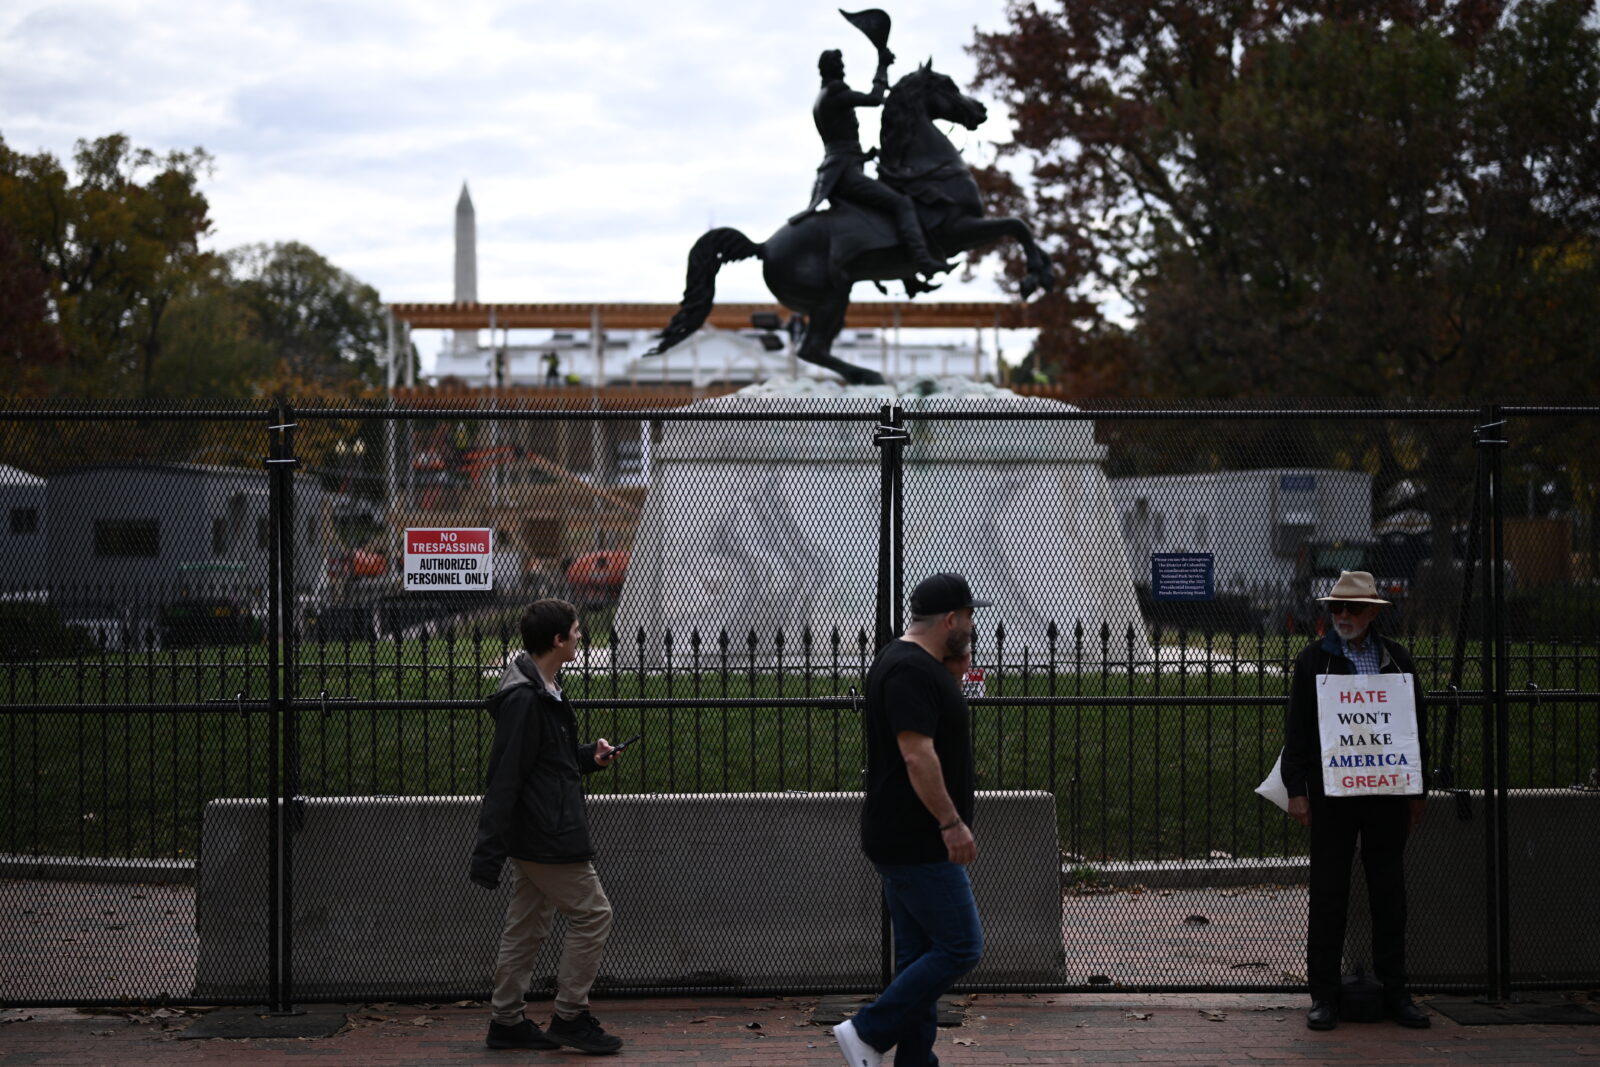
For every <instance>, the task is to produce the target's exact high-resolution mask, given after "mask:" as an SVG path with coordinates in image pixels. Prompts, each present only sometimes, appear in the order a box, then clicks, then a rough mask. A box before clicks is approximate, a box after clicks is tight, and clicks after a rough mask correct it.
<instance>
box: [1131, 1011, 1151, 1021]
mask: <svg viewBox="0 0 1600 1067" xmlns="http://www.w3.org/2000/svg"><path fill="white" fill-rule="evenodd" d="M1154 1014H1155V1012H1153V1011H1130V1012H1129V1013H1128V1015H1127V1017H1128V1018H1129V1019H1138V1020H1139V1021H1140V1022H1144V1021H1145V1020H1146V1019H1148V1018H1150V1016H1152V1015H1154Z"/></svg>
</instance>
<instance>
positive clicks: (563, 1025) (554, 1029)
mask: <svg viewBox="0 0 1600 1067" xmlns="http://www.w3.org/2000/svg"><path fill="white" fill-rule="evenodd" d="M550 1039H551V1040H552V1041H558V1042H560V1043H561V1044H563V1045H565V1046H567V1047H568V1048H575V1049H577V1050H578V1051H579V1052H587V1053H588V1054H589V1055H591V1056H607V1055H610V1054H611V1053H613V1052H615V1051H617V1050H618V1049H619V1048H621V1047H622V1038H620V1037H617V1036H616V1035H615V1034H608V1033H606V1032H605V1031H604V1030H602V1029H600V1020H599V1019H596V1018H595V1017H594V1016H593V1015H590V1014H589V1013H588V1012H584V1013H583V1014H582V1015H579V1016H578V1017H577V1018H576V1019H563V1018H562V1017H561V1016H559V1015H552V1016H550Z"/></svg>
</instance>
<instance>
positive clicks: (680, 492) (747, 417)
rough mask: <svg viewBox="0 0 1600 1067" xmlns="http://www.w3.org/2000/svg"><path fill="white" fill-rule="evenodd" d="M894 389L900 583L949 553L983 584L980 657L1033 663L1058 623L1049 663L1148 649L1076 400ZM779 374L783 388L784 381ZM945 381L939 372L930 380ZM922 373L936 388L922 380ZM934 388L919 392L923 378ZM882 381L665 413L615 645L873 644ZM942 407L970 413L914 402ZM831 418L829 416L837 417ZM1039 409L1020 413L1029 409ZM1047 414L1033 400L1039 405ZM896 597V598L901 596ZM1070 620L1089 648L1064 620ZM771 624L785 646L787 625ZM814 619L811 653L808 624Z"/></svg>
mask: <svg viewBox="0 0 1600 1067" xmlns="http://www.w3.org/2000/svg"><path fill="white" fill-rule="evenodd" d="M918 385H919V389H918V390H917V393H916V394H914V395H909V396H901V397H900V398H899V402H900V405H901V407H902V408H903V409H904V411H905V416H906V418H905V422H906V425H907V428H908V430H909V431H910V434H911V440H910V441H909V443H908V444H907V445H906V446H905V450H904V453H903V456H904V474H903V502H904V520H903V521H904V551H905V564H904V577H905V592H906V594H907V595H909V593H910V590H911V587H912V586H914V585H915V584H916V582H917V581H919V580H921V579H922V578H923V577H925V576H926V575H928V574H931V573H934V572H935V571H959V572H961V573H963V574H965V575H966V576H967V579H968V580H969V581H970V582H971V584H972V588H973V591H974V594H975V595H976V596H977V597H979V598H980V599H984V600H991V601H993V602H994V606H993V607H992V608H987V609H981V610H980V612H979V614H978V636H977V663H978V665H979V666H985V667H992V666H994V665H995V664H996V663H997V662H999V661H1001V660H1002V659H1003V662H1004V663H1005V664H1006V666H1007V667H1008V668H1016V667H1020V666H1021V664H1022V660H1023V655H1024V650H1025V649H1026V653H1027V658H1028V662H1029V664H1030V665H1031V666H1033V667H1036V668H1043V667H1044V666H1045V664H1046V663H1047V661H1048V660H1049V659H1050V658H1051V656H1052V651H1051V638H1050V628H1051V624H1052V623H1053V624H1054V626H1055V629H1056V633H1057V636H1056V638H1055V644H1054V653H1053V655H1054V658H1055V660H1056V662H1057V664H1058V667H1059V668H1060V669H1066V670H1071V669H1073V668H1074V666H1075V665H1076V664H1077V663H1079V662H1081V663H1082V664H1083V665H1084V666H1091V665H1092V666H1094V667H1096V668H1098V666H1099V664H1100V663H1101V660H1102V654H1101V650H1102V642H1101V636H1100V635H1101V627H1102V624H1105V625H1107V626H1109V628H1110V634H1111V638H1110V642H1109V646H1108V647H1107V649H1106V655H1105V657H1104V658H1105V659H1106V660H1108V661H1110V662H1116V663H1120V662H1123V661H1126V660H1127V659H1128V657H1129V652H1130V647H1129V636H1128V635H1129V629H1130V626H1131V628H1132V633H1133V642H1132V645H1133V647H1132V653H1133V657H1134V658H1135V659H1136V660H1146V659H1148V657H1149V654H1150V651H1149V645H1148V643H1147V641H1146V639H1145V634H1144V627H1143V624H1142V622H1141V620H1140V615H1139V608H1138V602H1137V599H1136V597H1135V593H1134V586H1133V576H1132V574H1131V572H1130V570H1129V566H1128V560H1127V553H1126V551H1125V550H1124V549H1123V547H1122V541H1121V538H1120V537H1119V536H1118V535H1117V532H1116V530H1115V528H1114V526H1113V519H1112V511H1111V505H1110V500H1109V494H1108V492H1107V486H1106V478H1105V473H1104V471H1103V469H1102V466H1101V464H1102V462H1103V460H1104V458H1105V448H1104V446H1102V445H1099V444H1096V443H1095V441H1094V426H1093V424H1092V423H1091V422H1089V421H1086V420H1062V419H1051V418H1049V417H1048V416H1050V415H1055V414H1058V413H1060V412H1063V411H1071V410H1073V409H1072V408H1070V407H1068V406H1067V405H1064V404H1061V403H1058V402H1056V401H1051V400H1043V399H1037V398H1032V397H1022V396H1018V395H1016V394H1014V393H1010V392H1008V391H1005V390H997V389H994V388H993V387H989V386H983V385H975V384H974V383H970V382H964V381H961V380H958V379H952V380H947V381H945V382H941V383H929V382H926V381H924V382H920V383H918ZM786 386H787V388H786ZM940 387H942V388H940ZM930 390H931V391H930ZM923 392H927V393H928V395H920V394H921V393H923ZM893 399H894V393H893V391H892V390H891V389H890V388H888V387H883V386H857V387H843V386H830V384H829V383H777V384H768V385H763V386H757V387H753V388H752V389H749V390H745V391H743V392H740V393H736V394H734V395H732V396H727V397H720V398H717V399H715V400H708V401H703V402H700V403H697V404H694V405H692V406H691V407H690V408H689V409H687V410H688V411H690V412H694V413H697V414H700V413H706V414H710V413H722V412H726V413H728V414H730V415H732V414H738V415H740V416H743V418H742V419H741V420H740V421H729V422H717V421H672V422H665V423H663V424H661V426H660V427H659V439H658V440H657V441H656V442H655V444H654V445H653V448H652V457H653V458H652V474H653V479H652V485H651V489H650V493H649V495H648V497H647V498H646V500H645V507H644V514H643V516H642V517H641V521H640V526H639V531H638V534H637V536H636V539H635V543H634V546H633V551H632V557H631V561H630V564H629V567H628V575H627V581H626V584H625V585H624V586H623V591H622V600H621V603H620V605H619V607H618V610H617V615H616V629H617V633H618V635H619V639H620V642H621V644H622V647H621V648H620V649H619V650H617V652H618V656H619V659H620V661H621V662H622V663H629V665H632V664H631V663H630V661H632V660H634V659H635V658H636V657H638V656H639V655H640V646H639V644H638V642H637V634H638V632H639V630H640V629H641V628H642V629H643V631H644V634H645V644H644V652H643V659H644V665H646V666H659V665H661V664H662V663H664V662H665V661H666V659H667V648H666V643H665V641H664V637H665V635H666V634H667V633H668V632H669V631H670V633H671V637H672V644H671V661H672V663H673V664H674V665H675V666H677V667H681V668H688V667H690V666H692V649H691V640H692V635H696V634H697V635H698V638H699V648H700V663H701V665H702V666H708V667H709V666H716V665H720V662H721V657H722V655H723V643H722V637H723V635H724V634H726V638H727V656H728V662H729V663H730V664H731V665H743V664H746V663H750V662H752V661H754V662H757V663H760V664H762V665H763V666H764V667H766V668H770V667H771V666H772V665H774V664H781V665H783V666H784V667H785V669H789V668H799V667H801V666H803V661H804V660H805V659H806V657H807V655H808V654H809V660H810V663H811V665H812V669H813V670H822V669H828V668H830V667H831V664H832V661H833V657H834V655H835V644H834V642H835V634H837V640H838V655H839V657H840V667H841V669H852V668H855V667H858V666H859V659H860V656H861V649H862V641H863V635H864V639H865V654H866V656H867V657H868V658H870V656H871V654H872V652H873V651H874V649H873V647H872V636H873V632H874V606H875V601H876V590H877V570H878V526H879V510H880V504H879V501H880V482H881V478H880V456H879V451H878V448H877V447H876V446H875V445H874V444H873V437H874V433H875V430H876V420H875V419H874V420H859V419H858V420H854V421H844V420H841V419H838V418H837V416H838V415H840V414H843V413H869V414H876V412H877V411H878V408H879V407H880V405H882V404H883V403H885V402H888V401H890V400H893ZM942 411H960V412H978V413H984V414H990V413H992V415H993V416H998V417H997V418H996V417H990V418H984V419H973V420H970V421H969V420H960V421H957V420H932V419H919V418H918V417H917V416H918V415H919V414H925V415H936V414H938V413H939V412H942ZM830 415H832V416H835V418H833V419H830V418H829V416H830ZM1030 415H1031V416H1034V417H1033V418H1029V416H1030ZM1039 416H1045V417H1039ZM904 610H906V609H905V606H904V605H902V611H904ZM1080 623H1081V625H1082V627H1083V631H1084V637H1083V641H1082V644H1081V646H1079V645H1078V643H1077V640H1076V638H1075V628H1076V627H1077V626H1078V625H1079V624H1080ZM780 634H781V635H782V636H781V644H780V638H779V635H780ZM807 634H809V636H810V640H809V653H808V651H807V642H806V635H807Z"/></svg>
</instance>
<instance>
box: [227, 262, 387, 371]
mask: <svg viewBox="0 0 1600 1067" xmlns="http://www.w3.org/2000/svg"><path fill="white" fill-rule="evenodd" d="M228 258H229V262H230V264H231V265H232V267H233V270H234V273H235V276H236V282H235V287H236V291H237V294H238V299H239V300H240V302H241V304H242V305H243V306H244V308H245V309H247V311H248V312H249V314H250V317H251V320H252V322H253V324H254V326H253V329H254V330H255V335H256V336H257V337H258V338H259V339H260V340H261V342H262V343H263V344H265V345H266V347H267V349H268V350H269V351H270V352H271V353H272V355H273V356H274V358H275V359H276V360H278V361H279V362H281V363H282V364H283V369H284V373H285V374H287V375H288V376H290V377H293V378H298V379H302V380H305V381H311V382H317V383H319V384H320V385H322V386H324V387H332V388H335V389H337V388H339V387H342V386H345V385H353V386H361V385H369V386H370V385H376V384H378V382H379V380H380V375H381V367H382V364H383V360H384V358H385V356H386V352H387V348H386V333H385V324H384V314H383V304H382V302H381V301H380V300H379V299H378V291H377V290H376V289H374V288H373V287H372V286H370V285H367V284H365V283H363V282H360V281H358V280H357V279H355V278H353V277H351V276H350V275H349V274H347V273H345V272H344V271H342V270H340V269H339V268H338V267H336V266H334V265H333V264H332V263H329V262H328V261H327V260H326V259H324V258H323V257H322V256H321V255H319V254H318V253H317V252H316V251H315V250H313V249H311V248H308V247H307V246H305V245H303V244H299V243H296V242H292V241H291V242H288V243H285V244H275V245H270V246H269V245H250V246H247V247H245V248H241V249H237V250H235V251H234V252H232V253H230V254H229V257H228Z"/></svg>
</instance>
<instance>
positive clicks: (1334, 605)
mask: <svg viewBox="0 0 1600 1067" xmlns="http://www.w3.org/2000/svg"><path fill="white" fill-rule="evenodd" d="M1370 606H1371V605H1369V604H1355V603H1352V602H1350V601H1348V600H1330V601H1329V602H1328V614H1329V615H1344V614H1346V613H1349V614H1351V615H1360V614H1361V613H1362V612H1363V611H1366V610H1367V608H1368V607H1370Z"/></svg>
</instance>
